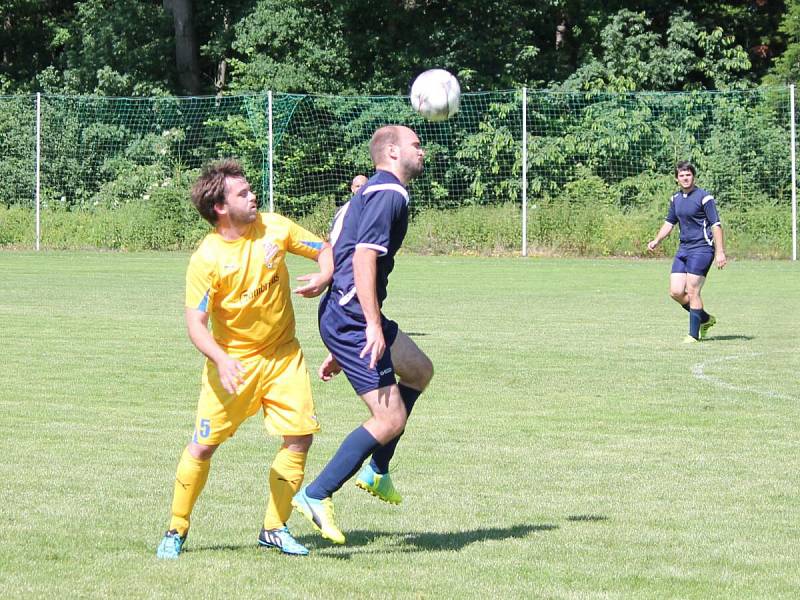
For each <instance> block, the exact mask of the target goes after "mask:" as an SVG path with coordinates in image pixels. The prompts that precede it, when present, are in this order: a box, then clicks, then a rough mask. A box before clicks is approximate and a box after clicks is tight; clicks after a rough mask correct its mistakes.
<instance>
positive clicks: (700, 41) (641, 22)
mask: <svg viewBox="0 0 800 600" xmlns="http://www.w3.org/2000/svg"><path fill="white" fill-rule="evenodd" d="M749 67H750V61H749V60H748V58H747V54H746V52H745V51H744V50H743V49H742V48H741V46H738V45H736V44H735V43H734V40H733V38H732V37H731V36H728V35H726V34H725V33H724V32H723V30H722V29H720V28H715V29H713V30H712V31H705V30H703V29H702V28H700V27H699V26H698V25H697V24H696V23H695V22H693V21H692V20H691V19H690V16H689V14H688V13H686V12H685V11H681V12H679V13H676V14H674V15H672V17H671V18H670V20H669V27H668V29H667V31H666V32H665V34H663V35H662V34H660V33H658V32H657V31H654V29H653V23H652V19H650V18H648V17H647V16H646V15H645V13H643V12H638V13H634V12H631V11H629V10H627V9H623V10H621V11H619V12H618V13H617V14H616V15H614V17H613V19H612V20H611V21H610V22H609V23H608V25H606V27H604V28H603V30H602V33H601V54H600V56H598V57H597V58H594V57H593V58H591V59H589V60H587V61H586V63H585V64H584V65H583V66H581V67H580V68H579V69H578V70H577V71H576V72H575V73H574V74H573V75H572V76H570V77H569V78H568V79H567V80H566V81H565V82H564V85H563V88H564V89H580V90H601V91H617V92H619V91H634V90H675V89H684V90H688V89H725V88H730V87H737V86H741V85H742V84H743V77H742V75H743V74H744V73H746V72H747V69H748V68H749ZM745 83H746V82H745Z"/></svg>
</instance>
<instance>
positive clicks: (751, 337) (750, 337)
mask: <svg viewBox="0 0 800 600" xmlns="http://www.w3.org/2000/svg"><path fill="white" fill-rule="evenodd" d="M754 339H756V336H754V335H715V336H713V337H707V338H706V339H704V340H703V343H704V344H706V343H708V342H728V341H730V340H747V341H750V340H754Z"/></svg>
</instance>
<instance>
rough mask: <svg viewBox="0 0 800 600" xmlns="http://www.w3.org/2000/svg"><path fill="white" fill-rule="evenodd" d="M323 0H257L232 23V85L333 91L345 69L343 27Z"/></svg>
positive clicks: (247, 88)
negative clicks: (237, 20) (235, 56)
mask: <svg viewBox="0 0 800 600" xmlns="http://www.w3.org/2000/svg"><path fill="white" fill-rule="evenodd" d="M332 4H335V3H329V2H319V1H317V0H305V1H303V0H300V1H295V2H286V1H285V0H259V1H257V2H255V5H254V6H253V10H252V12H250V13H249V14H248V15H247V16H245V17H244V18H243V19H242V20H241V21H239V23H237V25H236V27H235V29H236V39H235V40H234V42H233V49H234V50H236V51H237V52H239V54H240V58H234V59H232V60H231V65H232V70H233V74H232V78H233V80H232V87H233V89H239V90H242V89H245V90H264V89H277V90H281V91H283V92H289V93H291V92H305V93H319V92H326V93H336V92H338V91H341V90H342V84H343V83H344V81H345V75H346V73H347V72H348V64H349V52H348V49H347V46H346V44H345V43H344V38H345V29H344V27H343V24H342V22H341V20H340V19H339V18H338V13H337V12H336V11H334V10H333V6H332Z"/></svg>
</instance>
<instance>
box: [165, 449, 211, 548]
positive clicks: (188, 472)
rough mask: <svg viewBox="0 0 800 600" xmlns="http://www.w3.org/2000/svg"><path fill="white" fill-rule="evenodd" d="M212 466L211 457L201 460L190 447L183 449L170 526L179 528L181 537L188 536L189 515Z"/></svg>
mask: <svg viewBox="0 0 800 600" xmlns="http://www.w3.org/2000/svg"><path fill="white" fill-rule="evenodd" d="M210 467H211V459H209V460H199V459H197V458H195V457H194V456H192V455H191V454H189V448H186V449H185V450H184V451H183V454H182V455H181V459H180V461H178V471H177V472H176V473H175V491H174V492H173V495H172V520H171V521H170V522H169V528H170V529H177V530H178V534H179V535H180V536H181V537H184V536H186V532H187V531H189V515H191V514H192V509H193V508H194V503H195V502H196V501H197V497H198V496H200V492H202V491H203V487H204V486H205V485H206V480H207V479H208V471H209V469H210Z"/></svg>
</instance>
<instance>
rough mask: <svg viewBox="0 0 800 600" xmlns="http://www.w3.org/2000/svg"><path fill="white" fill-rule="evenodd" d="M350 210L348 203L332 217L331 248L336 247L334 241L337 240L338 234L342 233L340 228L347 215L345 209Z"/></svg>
mask: <svg viewBox="0 0 800 600" xmlns="http://www.w3.org/2000/svg"><path fill="white" fill-rule="evenodd" d="M348 208H350V201H349V200H348V201H347V202H345V204H344V205H343V206H342V207H341V208H340V209H339V210H337V211H336V216H335V217H333V227H331V247H333V246H335V245H336V240H338V239H339V234H340V233H342V226H343V225H344V216H345V215H346V214H347V209H348Z"/></svg>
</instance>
